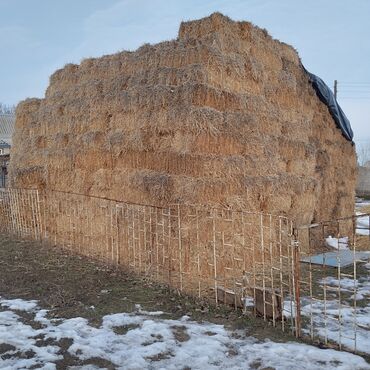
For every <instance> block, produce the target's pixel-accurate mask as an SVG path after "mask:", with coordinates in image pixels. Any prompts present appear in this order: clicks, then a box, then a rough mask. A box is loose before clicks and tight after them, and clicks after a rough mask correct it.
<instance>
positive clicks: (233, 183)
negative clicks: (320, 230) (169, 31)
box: [10, 13, 356, 224]
mask: <svg viewBox="0 0 370 370" xmlns="http://www.w3.org/2000/svg"><path fill="white" fill-rule="evenodd" d="M355 168H356V158H355V151H354V147H353V146H352V145H351V144H350V143H349V142H348V141H346V140H345V139H344V138H343V136H342V135H341V132H340V130H339V129H337V128H336V126H335V123H334V121H333V119H332V117H331V116H330V114H329V112H328V109H327V107H326V106H324V105H323V104H322V103H321V102H320V100H319V99H318V98H317V96H316V94H315V92H314V90H313V89H312V87H311V85H310V84H309V82H308V78H307V76H306V74H305V72H304V71H303V69H302V67H301V64H300V60H299V57H298V54H297V53H296V51H295V50H294V49H293V48H292V47H290V46H288V45H286V44H284V43H281V42H279V41H277V40H273V39H272V38H271V37H270V36H269V35H268V34H267V33H266V31H264V30H261V29H259V28H257V27H255V26H253V25H252V24H250V23H248V22H233V21H232V20H230V19H229V18H227V17H224V16H222V15H221V14H217V13H216V14H213V15H211V16H210V17H208V18H204V19H201V20H197V21H192V22H185V23H182V24H181V27H180V31H179V37H178V39H177V40H173V41H169V42H163V43H160V44H157V45H144V46H143V47H141V48H140V49H138V50H137V51H135V52H121V53H117V54H114V55H108V56H104V57H102V58H95V59H86V60H84V61H83V62H82V63H81V64H80V65H67V66H65V67H64V68H63V69H61V70H59V71H57V72H55V73H54V74H53V76H52V77H51V79H50V86H49V87H48V89H47V93H46V97H45V99H41V100H38V99H32V100H27V101H25V102H23V103H21V104H20V105H19V107H18V110H17V121H16V131H15V136H14V147H13V152H12V159H11V169H10V177H11V183H12V186H14V187H25V188H29V187H38V188H40V187H42V188H44V187H45V188H47V189H55V190H62V191H67V192H75V193H82V194H90V195H96V196H102V197H108V198H111V199H117V200H123V201H129V202H138V203H146V204H153V205H160V206H166V205H168V204H169V203H175V202H182V203H188V204H189V203H197V204H214V205H220V204H221V205H229V206H231V207H241V208H244V209H247V210H255V211H264V212H270V213H273V214H282V215H286V216H289V217H291V218H292V219H294V220H295V221H296V223H298V224H300V223H304V224H307V223H310V222H312V221H318V220H323V219H325V220H326V219H332V218H336V217H340V216H344V215H349V214H351V213H352V209H353V201H354V186H355Z"/></svg>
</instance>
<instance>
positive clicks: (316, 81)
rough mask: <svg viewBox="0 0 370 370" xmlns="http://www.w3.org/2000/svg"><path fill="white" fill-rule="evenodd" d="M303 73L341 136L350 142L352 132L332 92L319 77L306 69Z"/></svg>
mask: <svg viewBox="0 0 370 370" xmlns="http://www.w3.org/2000/svg"><path fill="white" fill-rule="evenodd" d="M305 71H306V72H307V74H308V76H309V78H310V81H311V83H312V86H313V88H314V89H315V91H316V94H317V96H318V97H319V98H320V100H321V101H322V102H323V103H324V104H326V106H327V107H328V109H329V112H330V114H331V115H332V117H333V119H334V121H335V123H336V124H337V126H338V128H340V129H341V131H342V133H343V136H344V137H345V138H346V139H347V140H349V141H352V139H353V131H352V128H351V124H350V122H349V120H348V118H347V117H346V115H345V114H344V112H343V111H342V108H341V107H340V106H339V104H338V102H337V100H336V99H335V97H334V94H333V92H332V91H331V90H330V88H329V87H328V86H327V85H326V83H325V82H324V81H323V80H322V79H321V78H320V77H317V76H315V75H314V74H312V73H310V72H308V71H307V70H306V69H305Z"/></svg>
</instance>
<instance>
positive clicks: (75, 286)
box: [0, 235, 295, 370]
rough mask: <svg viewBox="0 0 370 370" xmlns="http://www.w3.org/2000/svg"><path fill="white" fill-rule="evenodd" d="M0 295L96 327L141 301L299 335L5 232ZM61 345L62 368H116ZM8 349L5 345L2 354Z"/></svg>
mask: <svg viewBox="0 0 370 370" xmlns="http://www.w3.org/2000/svg"><path fill="white" fill-rule="evenodd" d="M0 296H1V297H3V298H7V299H12V298H22V299H26V300H27V299H29V300H31V299H36V300H38V301H39V305H40V306H41V307H43V308H46V309H49V310H50V311H49V314H48V316H49V317H53V318H72V317H84V318H86V319H88V320H89V322H90V324H91V325H94V326H97V327H98V326H100V324H101V321H102V318H103V316H104V315H107V314H111V313H118V312H133V311H135V310H136V308H135V305H137V304H140V305H141V307H142V309H143V310H147V311H158V310H160V311H164V312H165V313H166V314H165V315H164V316H163V317H164V318H166V317H168V318H172V319H177V318H180V317H182V316H183V315H189V316H191V317H192V319H193V320H195V321H199V322H200V321H209V322H213V323H217V324H222V325H225V326H226V327H228V328H229V329H231V330H234V329H238V330H242V331H244V332H245V333H246V334H247V335H251V336H254V337H256V338H258V339H261V340H263V339H265V338H269V339H271V340H274V341H277V342H282V341H284V342H285V341H291V340H295V338H294V336H292V335H291V334H289V333H283V332H281V331H280V330H278V329H276V328H273V327H272V325H271V323H268V322H267V323H266V322H264V321H263V320H262V319H258V318H254V317H251V316H247V315H244V314H243V313H242V312H241V311H240V310H235V309H233V308H229V307H226V306H219V307H215V306H214V305H212V304H210V303H209V302H206V301H202V300H199V299H195V298H192V297H189V296H186V295H183V294H180V293H179V292H176V291H173V290H170V289H169V288H168V287H166V286H161V285H159V284H156V283H153V282H151V281H149V280H147V279H143V278H141V277H138V276H135V275H133V274H132V273H130V272H128V271H125V270H124V269H122V268H119V269H117V268H115V267H113V266H107V265H104V264H102V263H101V262H98V261H94V260H91V259H88V258H85V257H81V256H76V255H71V254H69V253H67V252H66V251H64V250H61V249H59V248H56V247H49V246H45V245H42V244H41V243H37V242H31V241H19V240H14V239H11V238H9V237H7V236H3V235H0ZM17 314H19V315H20V316H21V317H22V321H24V322H25V323H27V324H29V325H31V326H34V325H38V323H37V322H34V321H33V319H32V318H31V316H32V315H28V314H27V313H25V312H22V311H19V312H17ZM28 316H30V317H28ZM116 330H118V331H120V332H125V331H127V330H130V328H127V327H118V328H116ZM174 331H175V332H176V337H177V338H178V340H179V341H186V340H188V338H187V334H186V333H185V332H184V331H183V328H181V327H175V328H174ZM38 344H39V345H41V346H42V345H44V339H43V338H38ZM58 345H59V346H60V347H61V348H62V350H61V353H62V354H63V356H64V359H63V360H62V361H59V362H58V363H57V369H58V370H59V369H66V368H68V366H72V365H85V364H95V365H98V366H103V365H104V367H106V368H108V369H114V366H113V365H112V364H108V363H107V361H106V360H103V359H100V358H93V359H89V360H88V361H84V362H83V363H82V362H81V360H79V359H78V358H76V357H74V356H71V355H70V354H69V353H68V348H69V346H70V345H71V343H58ZM6 350H7V349H6V348H2V347H0V356H1V352H4V351H6ZM19 355H20V356H21V355H22V356H24V355H25V354H19ZM26 355H27V354H26ZM28 355H30V356H31V355H32V354H28ZM153 361H154V360H153Z"/></svg>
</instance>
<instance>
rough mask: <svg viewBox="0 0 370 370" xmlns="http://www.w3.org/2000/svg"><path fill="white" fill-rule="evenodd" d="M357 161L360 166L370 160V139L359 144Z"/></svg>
mask: <svg viewBox="0 0 370 370" xmlns="http://www.w3.org/2000/svg"><path fill="white" fill-rule="evenodd" d="M356 151H357V161H358V164H359V165H360V166H363V165H364V164H365V163H366V162H368V161H370V141H368V142H366V143H363V144H358V145H357V150H356Z"/></svg>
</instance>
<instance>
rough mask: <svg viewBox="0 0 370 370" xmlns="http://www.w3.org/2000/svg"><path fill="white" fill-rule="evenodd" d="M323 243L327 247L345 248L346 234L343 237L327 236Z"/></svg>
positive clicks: (346, 243)
mask: <svg viewBox="0 0 370 370" xmlns="http://www.w3.org/2000/svg"><path fill="white" fill-rule="evenodd" d="M325 243H326V245H327V246H328V247H330V248H334V249H338V250H345V249H349V248H348V236H345V237H343V238H339V239H338V238H333V237H331V236H329V237H328V238H326V239H325Z"/></svg>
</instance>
